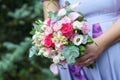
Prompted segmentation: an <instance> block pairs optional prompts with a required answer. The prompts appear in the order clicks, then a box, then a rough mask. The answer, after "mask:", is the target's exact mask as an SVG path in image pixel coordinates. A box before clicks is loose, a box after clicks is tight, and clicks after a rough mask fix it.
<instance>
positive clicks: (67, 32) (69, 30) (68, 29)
mask: <svg viewBox="0 0 120 80" xmlns="http://www.w3.org/2000/svg"><path fill="white" fill-rule="evenodd" d="M60 31H61V32H62V34H63V35H64V36H65V37H66V38H70V37H71V36H72V35H73V33H74V31H73V26H72V24H71V23H66V24H62V28H61V30H60Z"/></svg>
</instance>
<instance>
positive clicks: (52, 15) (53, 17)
mask: <svg viewBox="0 0 120 80" xmlns="http://www.w3.org/2000/svg"><path fill="white" fill-rule="evenodd" d="M49 17H50V18H51V20H52V22H53V23H55V22H57V21H58V20H59V19H60V17H59V16H58V12H52V11H50V12H49Z"/></svg>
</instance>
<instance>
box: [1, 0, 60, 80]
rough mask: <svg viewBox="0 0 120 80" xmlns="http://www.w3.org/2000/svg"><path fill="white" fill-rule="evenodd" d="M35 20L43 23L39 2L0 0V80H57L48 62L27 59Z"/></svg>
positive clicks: (33, 58)
mask: <svg viewBox="0 0 120 80" xmlns="http://www.w3.org/2000/svg"><path fill="white" fill-rule="evenodd" d="M37 19H41V20H43V11H42V3H41V1H40V0H0V80H59V76H57V77H55V76H53V74H52V73H51V72H50V70H49V65H50V63H51V62H50V61H49V60H47V59H45V58H43V57H40V56H33V57H32V58H29V57H28V55H29V49H30V47H31V45H32V44H31V35H30V31H31V30H32V28H33V26H32V23H33V22H34V21H35V20H37Z"/></svg>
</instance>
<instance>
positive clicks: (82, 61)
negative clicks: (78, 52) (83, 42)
mask: <svg viewBox="0 0 120 80" xmlns="http://www.w3.org/2000/svg"><path fill="white" fill-rule="evenodd" d="M94 41H95V42H96V44H97V45H96V44H95V43H93V44H91V45H87V46H86V52H85V55H83V56H80V57H78V58H77V59H76V65H78V66H81V67H82V66H88V65H90V64H92V63H94V62H95V61H96V60H97V59H98V57H99V56H100V54H101V53H102V52H103V50H104V49H103V47H102V46H99V44H98V43H99V42H98V43H97V41H99V39H98V38H96V39H94Z"/></svg>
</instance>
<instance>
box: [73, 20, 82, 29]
mask: <svg viewBox="0 0 120 80" xmlns="http://www.w3.org/2000/svg"><path fill="white" fill-rule="evenodd" d="M73 28H74V29H79V30H81V29H82V24H81V23H80V22H79V21H75V22H73Z"/></svg>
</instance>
